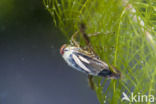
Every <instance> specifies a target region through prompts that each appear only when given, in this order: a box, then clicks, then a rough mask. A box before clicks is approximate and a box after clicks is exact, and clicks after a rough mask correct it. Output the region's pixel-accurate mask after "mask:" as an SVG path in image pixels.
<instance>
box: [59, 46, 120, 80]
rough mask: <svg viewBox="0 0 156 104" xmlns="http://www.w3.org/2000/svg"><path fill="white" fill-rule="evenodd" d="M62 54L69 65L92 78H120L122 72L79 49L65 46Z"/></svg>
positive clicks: (61, 51) (62, 48) (61, 50)
mask: <svg viewBox="0 0 156 104" xmlns="http://www.w3.org/2000/svg"><path fill="white" fill-rule="evenodd" d="M60 53H61V54H62V56H63V58H64V60H65V61H66V62H67V64H68V65H69V66H71V67H73V68H74V69H76V70H78V71H81V72H83V73H86V74H88V75H92V76H103V77H106V78H115V79H116V78H120V72H119V71H118V70H117V69H116V68H115V67H113V66H109V65H108V64H106V63H105V62H103V61H102V60H100V59H98V58H97V57H95V55H94V54H93V53H89V52H88V51H86V50H83V49H81V48H79V47H75V46H72V45H66V44H64V45H63V46H62V47H61V49H60Z"/></svg>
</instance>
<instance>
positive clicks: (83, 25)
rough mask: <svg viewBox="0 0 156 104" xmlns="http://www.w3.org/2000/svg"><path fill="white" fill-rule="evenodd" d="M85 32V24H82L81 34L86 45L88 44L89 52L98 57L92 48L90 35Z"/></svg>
mask: <svg viewBox="0 0 156 104" xmlns="http://www.w3.org/2000/svg"><path fill="white" fill-rule="evenodd" d="M85 30H86V27H85V24H81V25H80V32H81V34H82V36H83V38H84V40H85V43H86V45H87V47H88V50H89V51H90V52H91V53H94V54H95V55H96V53H95V51H94V50H93V48H92V46H91V44H90V39H89V37H88V35H87V34H86V32H85Z"/></svg>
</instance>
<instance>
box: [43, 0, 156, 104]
mask: <svg viewBox="0 0 156 104" xmlns="http://www.w3.org/2000/svg"><path fill="white" fill-rule="evenodd" d="M43 3H44V5H45V7H46V9H47V10H48V11H49V13H50V14H51V16H52V19H53V21H54V23H55V25H56V26H57V27H58V28H60V30H61V31H62V32H63V33H64V34H65V35H66V37H67V39H70V37H71V35H72V34H73V33H74V32H75V31H77V30H78V29H79V24H80V23H82V22H83V23H85V24H86V26H87V28H86V32H87V33H88V34H92V33H96V32H100V34H99V35H98V36H93V37H91V44H92V46H93V47H94V50H95V51H96V53H97V54H98V56H100V58H101V59H102V60H104V61H105V62H107V63H109V64H112V65H114V66H116V67H117V68H118V69H119V70H120V71H121V73H122V75H123V76H122V79H120V80H114V79H113V80H108V79H104V78H101V77H95V78H94V82H95V84H96V86H95V87H96V88H95V91H96V94H97V97H98V100H99V102H100V104H104V103H109V104H117V103H118V104H120V103H125V104H127V101H122V100H121V99H122V97H123V92H124V93H126V94H127V95H128V96H130V95H131V93H132V92H133V94H136V95H138V93H139V94H140V95H147V96H150V95H153V96H155V97H156V90H155V89H156V82H155V79H156V65H155V62H156V2H155V0H135V1H134V0H43ZM80 41H81V42H82V40H81V38H80ZM155 100H156V98H155ZM130 102H132V101H130ZM155 102H156V101H155ZM143 103H148V104H150V103H152V102H150V101H147V102H143Z"/></svg>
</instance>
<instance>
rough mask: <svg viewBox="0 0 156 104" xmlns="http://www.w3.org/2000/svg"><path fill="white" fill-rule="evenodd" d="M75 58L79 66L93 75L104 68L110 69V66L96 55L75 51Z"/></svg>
mask: <svg viewBox="0 0 156 104" xmlns="http://www.w3.org/2000/svg"><path fill="white" fill-rule="evenodd" d="M73 59H74V61H75V62H76V64H77V65H78V66H80V67H81V68H82V69H83V70H85V71H86V72H88V73H89V74H91V75H98V74H99V73H100V72H101V71H102V70H109V66H108V65H107V64H106V63H104V62H103V61H101V60H99V59H97V58H96V57H90V56H88V55H86V54H83V53H79V52H74V54H73Z"/></svg>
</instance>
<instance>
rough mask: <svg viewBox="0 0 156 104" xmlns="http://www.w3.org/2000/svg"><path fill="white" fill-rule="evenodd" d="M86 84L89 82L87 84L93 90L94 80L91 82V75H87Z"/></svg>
mask: <svg viewBox="0 0 156 104" xmlns="http://www.w3.org/2000/svg"><path fill="white" fill-rule="evenodd" d="M88 84H89V86H90V88H91V89H92V90H95V87H94V82H93V76H92V75H88Z"/></svg>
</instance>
